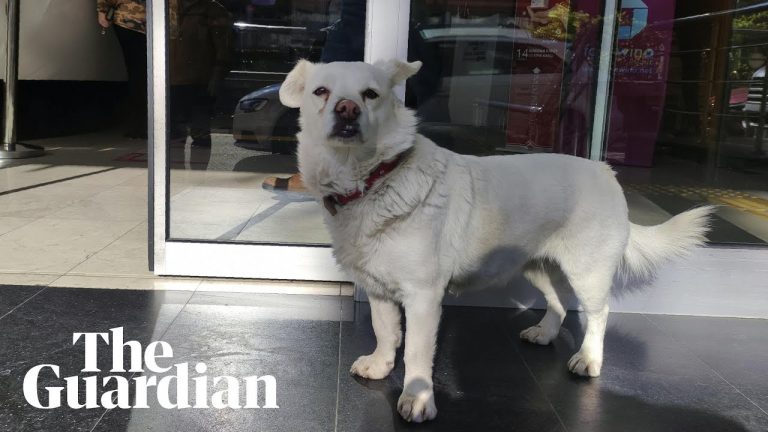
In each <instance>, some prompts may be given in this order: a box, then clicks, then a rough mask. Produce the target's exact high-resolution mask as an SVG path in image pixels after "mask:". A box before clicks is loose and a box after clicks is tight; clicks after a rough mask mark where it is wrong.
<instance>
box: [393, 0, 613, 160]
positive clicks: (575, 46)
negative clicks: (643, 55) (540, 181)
mask: <svg viewBox="0 0 768 432" xmlns="http://www.w3.org/2000/svg"><path fill="white" fill-rule="evenodd" d="M600 3H601V2H599V1H583V0H582V1H575V0H574V1H572V2H569V1H537V0H533V1H531V0H527V1H518V2H515V3H510V2H501V1H499V2H482V3H481V4H473V3H472V2H466V3H465V4H464V5H463V6H462V7H458V8H454V7H447V5H446V3H445V2H437V1H429V0H415V1H413V2H412V6H411V30H410V34H409V54H408V55H409V58H410V59H411V60H421V61H422V62H424V66H423V67H422V69H421V71H420V72H419V74H418V75H417V76H416V77H414V78H413V79H411V80H410V82H409V88H408V94H407V96H406V102H407V104H409V105H410V106H413V107H415V108H416V109H417V111H418V114H419V117H420V118H421V119H422V124H421V128H420V130H421V132H422V133H424V134H425V135H427V136H429V137H430V138H432V139H433V140H434V141H435V142H437V143H438V145H442V146H445V147H448V148H451V149H452V150H454V151H457V152H460V153H468V154H478V155H487V154H499V153H529V152H558V153H568V154H574V155H581V156H585V155H586V154H587V144H588V141H589V137H590V129H591V121H592V115H593V112H592V111H593V94H594V82H595V74H596V64H595V62H594V61H593V60H594V56H595V51H596V49H597V47H598V43H599V36H600V34H599V31H600V29H601V27H602V26H601V20H600V17H599V15H598V12H599V8H600V6H601V5H600Z"/></svg>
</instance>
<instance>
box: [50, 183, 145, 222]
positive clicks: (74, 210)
mask: <svg viewBox="0 0 768 432" xmlns="http://www.w3.org/2000/svg"><path fill="white" fill-rule="evenodd" d="M147 215H148V210H147V190H146V189H145V188H142V187H136V186H115V187H113V188H110V189H108V190H106V191H104V192H101V193H99V194H96V195H94V196H92V197H90V198H87V199H84V200H80V201H77V202H74V203H72V204H70V205H68V206H66V207H64V208H62V209H61V210H59V211H57V212H54V213H52V214H51V215H50V216H49V217H51V218H57V219H83V220H99V221H136V222H139V221H142V220H145V219H147Z"/></svg>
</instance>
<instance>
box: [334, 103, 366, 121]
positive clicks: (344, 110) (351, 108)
mask: <svg viewBox="0 0 768 432" xmlns="http://www.w3.org/2000/svg"><path fill="white" fill-rule="evenodd" d="M333 111H335V112H336V115H338V116H339V118H341V119H343V120H346V121H348V122H353V121H355V120H357V117H359V116H360V107H359V106H357V104H356V103H354V102H352V101H351V100H349V99H342V100H340V101H339V102H338V103H337V104H336V106H335V107H334V108H333Z"/></svg>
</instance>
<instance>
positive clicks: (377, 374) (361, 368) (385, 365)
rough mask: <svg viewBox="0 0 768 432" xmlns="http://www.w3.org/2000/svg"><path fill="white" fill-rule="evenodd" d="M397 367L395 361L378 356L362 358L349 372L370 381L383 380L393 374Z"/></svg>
mask: <svg viewBox="0 0 768 432" xmlns="http://www.w3.org/2000/svg"><path fill="white" fill-rule="evenodd" d="M393 367H395V362H394V361H393V360H387V359H384V358H382V357H381V356H377V355H376V354H370V355H366V356H360V357H358V359H357V360H355V362H354V363H352V368H351V369H350V370H349V372H351V373H353V374H355V375H357V376H360V377H363V378H368V379H374V380H378V379H382V378H385V377H386V376H387V375H389V373H390V372H392V368H393Z"/></svg>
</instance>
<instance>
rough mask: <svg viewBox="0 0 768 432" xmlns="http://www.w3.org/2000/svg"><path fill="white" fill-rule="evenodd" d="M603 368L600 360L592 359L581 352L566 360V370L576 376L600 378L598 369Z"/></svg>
mask: <svg viewBox="0 0 768 432" xmlns="http://www.w3.org/2000/svg"><path fill="white" fill-rule="evenodd" d="M602 366H603V359H602V358H592V357H591V356H588V355H586V354H584V353H582V352H581V351H579V352H577V353H576V354H574V355H573V357H571V359H570V360H568V370H570V371H571V372H573V373H575V374H576V375H581V376H588V377H598V376H600V368H602Z"/></svg>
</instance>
